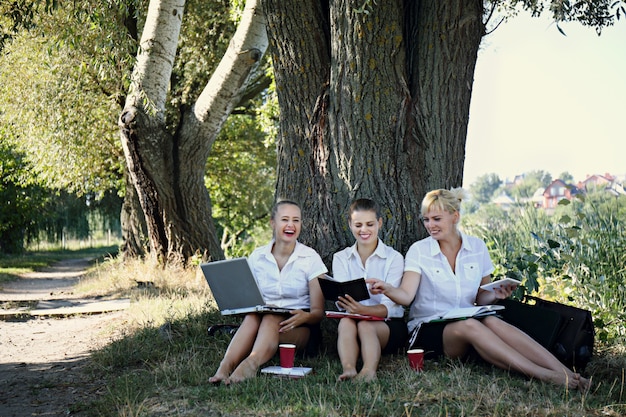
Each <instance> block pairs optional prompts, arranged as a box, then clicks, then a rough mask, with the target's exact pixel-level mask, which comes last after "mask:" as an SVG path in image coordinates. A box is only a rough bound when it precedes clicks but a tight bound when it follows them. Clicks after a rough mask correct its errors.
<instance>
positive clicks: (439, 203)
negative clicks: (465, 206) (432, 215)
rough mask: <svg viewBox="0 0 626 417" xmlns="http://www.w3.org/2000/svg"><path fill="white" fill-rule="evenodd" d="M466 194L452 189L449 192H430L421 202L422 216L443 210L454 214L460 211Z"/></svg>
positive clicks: (439, 190) (441, 190) (458, 189)
mask: <svg viewBox="0 0 626 417" xmlns="http://www.w3.org/2000/svg"><path fill="white" fill-rule="evenodd" d="M465 196H466V193H465V190H463V189H462V188H452V189H450V190H444V189H438V190H432V191H430V192H428V193H427V194H426V196H425V197H424V199H423V200H422V211H421V214H422V216H424V215H426V214H427V213H428V212H429V211H431V210H444V211H447V212H448V213H451V214H454V213H455V212H460V211H461V201H463V199H464V198H465Z"/></svg>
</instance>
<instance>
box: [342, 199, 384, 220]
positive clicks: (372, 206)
mask: <svg viewBox="0 0 626 417" xmlns="http://www.w3.org/2000/svg"><path fill="white" fill-rule="evenodd" d="M355 211H373V212H374V213H376V219H380V218H381V217H383V216H382V215H381V214H380V206H379V205H378V203H377V202H375V201H374V200H371V199H369V198H358V199H356V200H354V201H352V204H350V209H349V210H348V221H350V219H351V218H352V213H354V212H355Z"/></svg>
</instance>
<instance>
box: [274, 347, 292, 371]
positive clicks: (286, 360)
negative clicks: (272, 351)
mask: <svg viewBox="0 0 626 417" xmlns="http://www.w3.org/2000/svg"><path fill="white" fill-rule="evenodd" d="M278 352H279V353H280V367H281V368H287V369H291V368H293V361H294V358H295V356H296V345H292V344H287V343H283V344H280V345H278Z"/></svg>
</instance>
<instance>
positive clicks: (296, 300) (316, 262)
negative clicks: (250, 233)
mask: <svg viewBox="0 0 626 417" xmlns="http://www.w3.org/2000/svg"><path fill="white" fill-rule="evenodd" d="M273 246H274V240H273V239H272V241H271V242H270V243H269V244H267V245H265V246H261V247H258V248H257V249H255V250H254V251H253V252H252V253H251V254H250V256H249V257H248V263H249V265H250V269H251V270H252V274H253V275H254V278H255V279H256V282H257V284H258V286H259V289H260V290H261V293H262V294H263V298H264V299H265V302H266V303H267V304H271V305H276V306H278V307H285V308H295V309H298V308H301V309H308V308H310V307H311V297H310V294H309V281H310V280H312V279H314V278H317V277H318V276H320V275H323V274H325V273H326V272H328V269H327V268H326V266H325V265H324V262H322V258H321V257H320V256H319V254H318V253H317V252H316V251H315V250H313V249H312V248H310V247H308V246H306V245H303V244H302V243H300V242H296V247H295V249H294V251H293V253H292V254H291V256H290V257H289V259H288V260H287V263H286V264H285V266H284V267H283V269H282V270H279V269H278V264H277V263H276V259H275V258H274V255H272V252H271V250H272V247H273Z"/></svg>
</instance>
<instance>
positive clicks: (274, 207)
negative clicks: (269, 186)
mask: <svg viewBox="0 0 626 417" xmlns="http://www.w3.org/2000/svg"><path fill="white" fill-rule="evenodd" d="M285 204H289V205H292V206H296V207H298V209H299V210H300V211H302V208H301V207H300V204H298V203H296V202H295V201H292V200H287V199H280V200H278V201H276V203H274V206H273V207H272V213H271V215H270V219H272V220H274V218H275V217H276V213H278V208H279V207H280V206H283V205H285Z"/></svg>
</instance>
